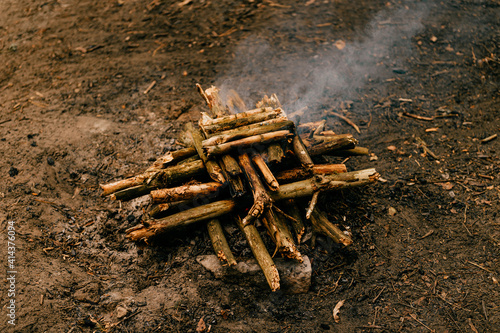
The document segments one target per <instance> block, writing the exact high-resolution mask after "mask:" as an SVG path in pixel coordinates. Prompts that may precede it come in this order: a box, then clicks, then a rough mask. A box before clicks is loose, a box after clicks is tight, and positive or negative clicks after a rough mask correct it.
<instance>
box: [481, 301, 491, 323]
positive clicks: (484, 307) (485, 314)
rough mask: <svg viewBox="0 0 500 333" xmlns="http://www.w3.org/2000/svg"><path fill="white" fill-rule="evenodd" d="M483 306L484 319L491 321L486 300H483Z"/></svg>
mask: <svg viewBox="0 0 500 333" xmlns="http://www.w3.org/2000/svg"><path fill="white" fill-rule="evenodd" d="M481 304H482V306H483V312H484V318H485V319H486V321H489V319H488V313H487V312H486V304H485V303H484V299H483V300H481Z"/></svg>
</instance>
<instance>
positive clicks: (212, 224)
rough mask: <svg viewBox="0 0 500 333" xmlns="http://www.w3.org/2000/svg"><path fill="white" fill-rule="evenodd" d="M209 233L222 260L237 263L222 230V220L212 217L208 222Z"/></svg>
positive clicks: (229, 263)
mask: <svg viewBox="0 0 500 333" xmlns="http://www.w3.org/2000/svg"><path fill="white" fill-rule="evenodd" d="M207 229H208V235H209V236H210V240H211V241H212V246H213V247H214V251H215V254H216V255H217V257H218V258H219V260H220V261H222V262H225V263H227V265H229V266H233V265H236V264H237V262H236V259H235V258H234V256H233V253H232V252H231V249H230V248H229V244H228V243H227V239H226V236H224V232H223V231H222V226H221V225H220V221H219V220H217V219H212V220H210V221H208V223H207Z"/></svg>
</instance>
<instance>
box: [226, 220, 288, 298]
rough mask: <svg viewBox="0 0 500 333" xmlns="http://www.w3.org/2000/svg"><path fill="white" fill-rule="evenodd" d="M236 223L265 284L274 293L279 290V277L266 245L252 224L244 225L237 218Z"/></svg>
mask: <svg viewBox="0 0 500 333" xmlns="http://www.w3.org/2000/svg"><path fill="white" fill-rule="evenodd" d="M236 223H237V224H238V227H239V228H240V230H241V231H242V232H243V234H244V235H245V238H246V240H247V242H248V245H249V246H250V249H251V250H252V253H253V256H254V257H255V259H256V260H257V263H258V264H259V266H260V268H261V269H262V272H264V276H265V277H266V281H267V284H268V285H269V287H271V290H272V291H276V290H278V289H279V288H280V276H279V273H278V270H277V269H276V265H275V264H274V262H273V259H272V258H271V255H270V254H269V252H267V249H266V245H265V244H264V242H263V241H262V238H260V235H259V232H258V231H257V228H255V226H254V225H253V224H247V225H245V224H244V223H243V222H242V221H241V219H239V218H237V219H236Z"/></svg>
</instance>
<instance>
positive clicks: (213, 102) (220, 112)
mask: <svg viewBox="0 0 500 333" xmlns="http://www.w3.org/2000/svg"><path fill="white" fill-rule="evenodd" d="M205 96H206V97H207V99H206V100H205V101H206V102H207V104H208V107H209V108H210V110H211V111H212V114H213V115H214V116H215V117H222V116H224V115H227V114H228V113H229V112H228V110H227V108H226V107H225V106H224V104H222V101H221V99H220V97H219V88H217V87H214V86H211V87H210V88H208V89H207V90H205Z"/></svg>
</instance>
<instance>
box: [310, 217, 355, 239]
mask: <svg viewBox="0 0 500 333" xmlns="http://www.w3.org/2000/svg"><path fill="white" fill-rule="evenodd" d="M311 223H312V224H313V226H314V227H315V228H316V229H317V230H318V231H319V232H321V233H322V234H324V235H325V236H328V237H330V238H331V239H333V240H334V241H335V242H337V243H341V244H344V245H345V246H347V245H351V244H352V239H351V237H349V236H347V235H346V234H344V233H343V232H342V231H341V230H340V229H339V228H338V227H337V226H335V225H334V224H333V223H331V222H330V221H328V219H327V218H326V216H325V214H324V213H323V212H320V211H319V210H317V209H316V210H314V211H313V213H312V215H311Z"/></svg>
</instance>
